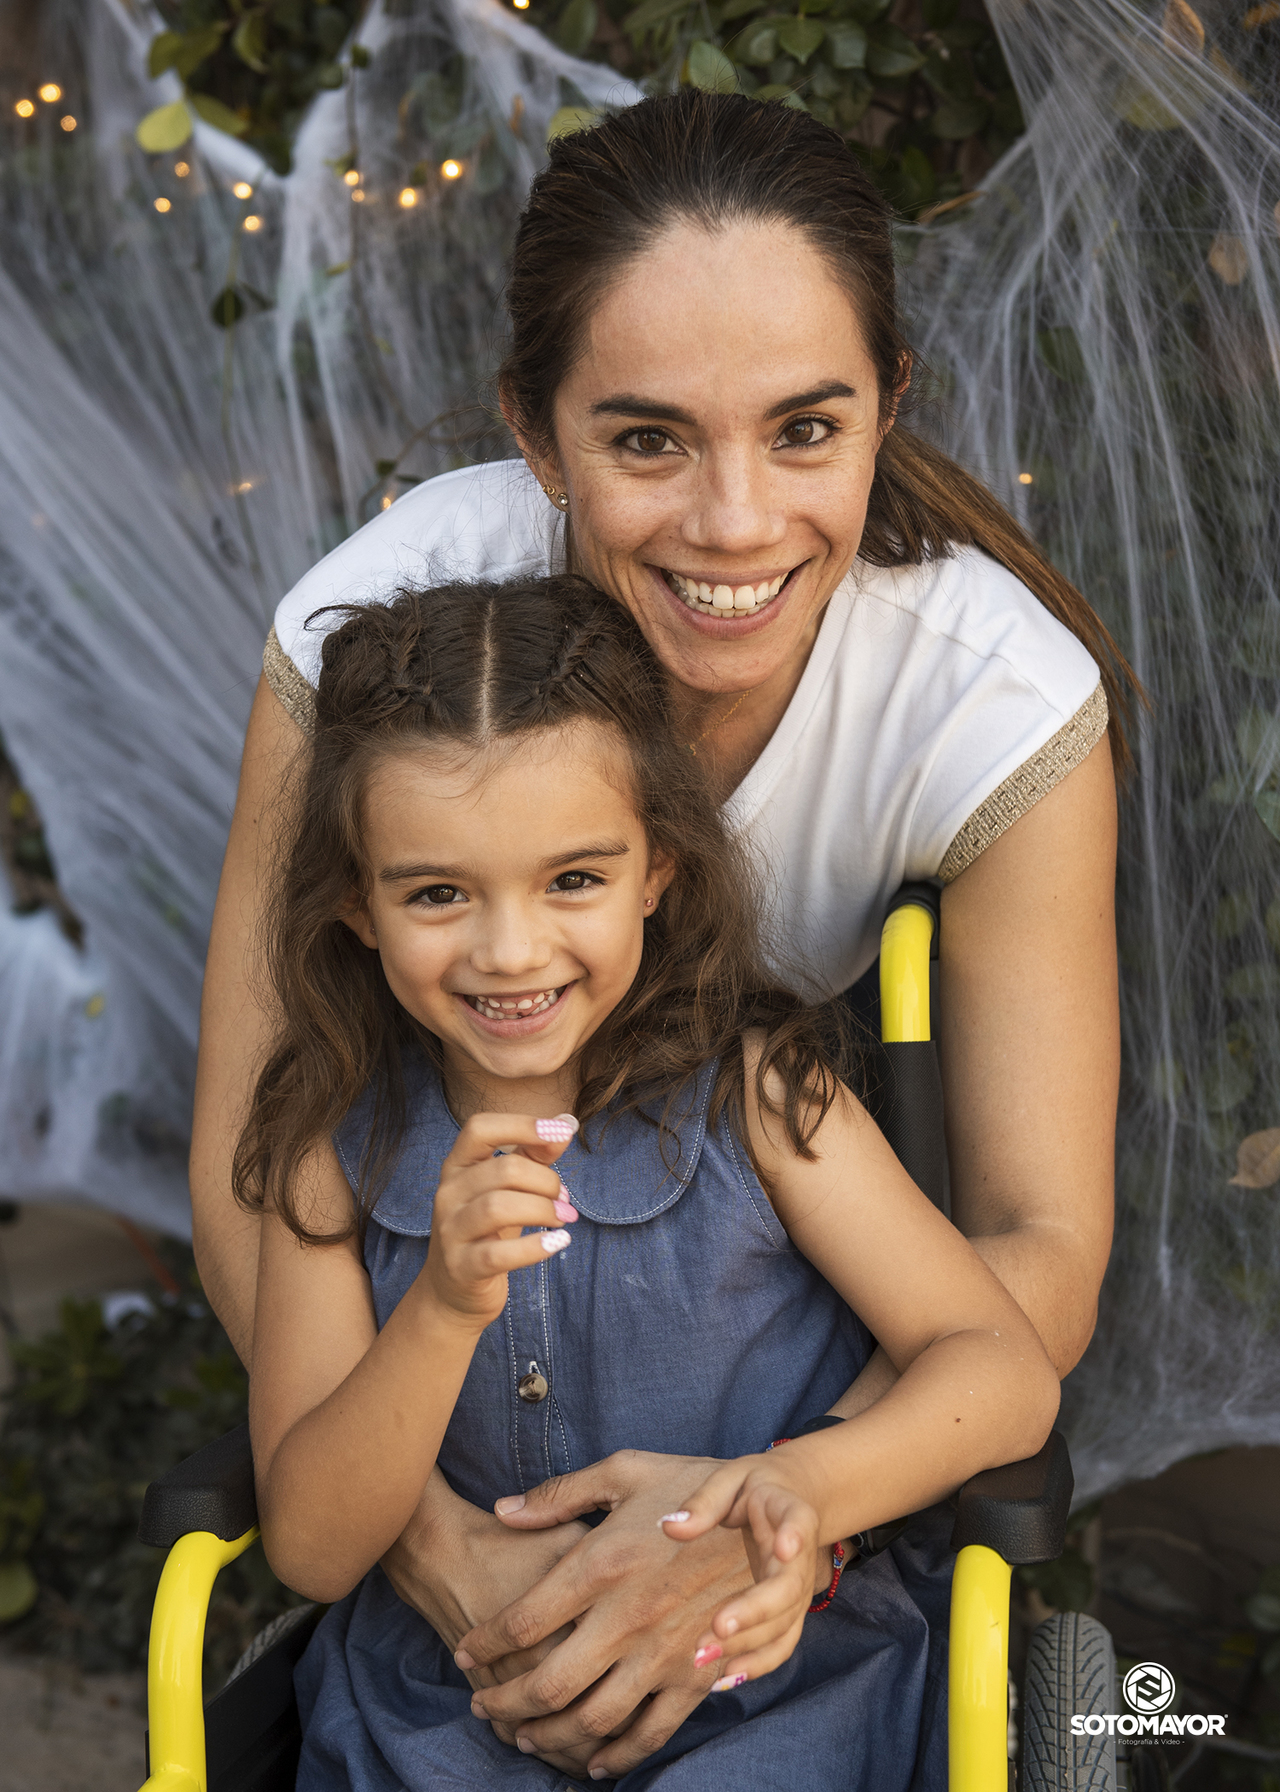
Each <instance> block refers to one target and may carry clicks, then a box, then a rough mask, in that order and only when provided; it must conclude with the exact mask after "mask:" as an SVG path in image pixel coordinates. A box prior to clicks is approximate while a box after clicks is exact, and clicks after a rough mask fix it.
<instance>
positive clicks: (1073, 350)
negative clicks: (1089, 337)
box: [1036, 325, 1085, 386]
mask: <svg viewBox="0 0 1280 1792" xmlns="http://www.w3.org/2000/svg"><path fill="white" fill-rule="evenodd" d="M1036 355H1037V358H1038V359H1039V360H1041V361H1043V362H1044V365H1045V366H1046V367H1047V368H1048V369H1049V371H1050V373H1056V374H1057V376H1058V378H1059V379H1060V380H1065V381H1066V382H1067V384H1068V385H1070V386H1078V385H1080V384H1081V383H1082V382H1083V380H1084V378H1085V364H1084V355H1083V354H1082V353H1081V351H1080V341H1079V338H1078V337H1077V335H1076V333H1075V331H1074V330H1072V329H1070V328H1068V327H1067V326H1065V325H1064V326H1063V327H1062V328H1061V329H1057V330H1041V331H1040V332H1039V334H1038V335H1037V337H1036Z"/></svg>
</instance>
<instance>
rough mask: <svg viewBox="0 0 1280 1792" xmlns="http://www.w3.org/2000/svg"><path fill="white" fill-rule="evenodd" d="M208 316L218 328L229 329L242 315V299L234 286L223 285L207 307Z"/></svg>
mask: <svg viewBox="0 0 1280 1792" xmlns="http://www.w3.org/2000/svg"><path fill="white" fill-rule="evenodd" d="M209 316H210V317H211V318H212V319H213V321H214V323H215V324H217V326H218V328H219V329H220V330H229V329H231V327H232V325H233V324H238V323H239V322H240V319H241V318H242V317H243V316H244V300H243V299H242V298H241V297H240V294H239V293H238V292H237V291H236V289H235V287H234V286H224V287H223V289H222V291H221V292H220V293H219V294H218V296H217V298H216V299H215V300H214V301H213V303H212V305H210V307H209Z"/></svg>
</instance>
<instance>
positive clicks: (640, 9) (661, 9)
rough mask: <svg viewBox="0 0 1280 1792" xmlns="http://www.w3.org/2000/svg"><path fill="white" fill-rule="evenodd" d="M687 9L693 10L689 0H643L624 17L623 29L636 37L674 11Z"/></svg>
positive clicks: (667, 17)
mask: <svg viewBox="0 0 1280 1792" xmlns="http://www.w3.org/2000/svg"><path fill="white" fill-rule="evenodd" d="M686 10H691V9H690V6H689V0H641V3H640V5H639V6H637V7H636V8H635V10H634V11H633V12H629V13H628V14H627V16H626V18H625V19H623V21H622V29H623V30H624V31H629V32H630V33H631V35H632V36H633V37H635V36H638V35H639V34H640V33H641V32H642V31H648V30H649V29H650V27H651V26H653V25H660V24H661V23H662V21H663V20H664V19H669V18H670V17H671V16H672V14H673V13H677V12H685V11H686Z"/></svg>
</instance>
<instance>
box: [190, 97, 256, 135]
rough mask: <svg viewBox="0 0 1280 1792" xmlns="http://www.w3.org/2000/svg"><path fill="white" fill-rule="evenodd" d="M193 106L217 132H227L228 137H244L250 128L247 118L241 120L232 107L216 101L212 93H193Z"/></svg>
mask: <svg viewBox="0 0 1280 1792" xmlns="http://www.w3.org/2000/svg"><path fill="white" fill-rule="evenodd" d="M190 97H191V104H192V105H193V106H194V107H195V109H196V111H197V112H198V113H199V114H200V116H201V118H203V119H204V121H205V123H206V124H211V125H212V126H213V128H214V130H215V131H225V132H226V133H227V135H228V137H243V136H244V134H245V132H246V131H247V130H248V128H249V121H248V119H247V118H241V117H240V115H239V113H238V112H233V111H232V110H231V108H230V106H224V105H223V103H222V101H221V100H215V99H214V97H213V95H212V94H210V93H193V94H192V95H191V96H190Z"/></svg>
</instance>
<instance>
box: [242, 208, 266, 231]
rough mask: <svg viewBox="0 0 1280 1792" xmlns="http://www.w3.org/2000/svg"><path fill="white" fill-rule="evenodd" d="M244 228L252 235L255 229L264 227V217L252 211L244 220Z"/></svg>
mask: <svg viewBox="0 0 1280 1792" xmlns="http://www.w3.org/2000/svg"><path fill="white" fill-rule="evenodd" d="M244 228H245V229H246V230H247V231H249V233H250V234H251V235H252V233H253V232H254V231H255V230H261V229H262V219H261V218H260V217H259V216H258V215H257V213H256V212H250V213H249V216H248V217H247V218H246V219H245V221H244Z"/></svg>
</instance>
